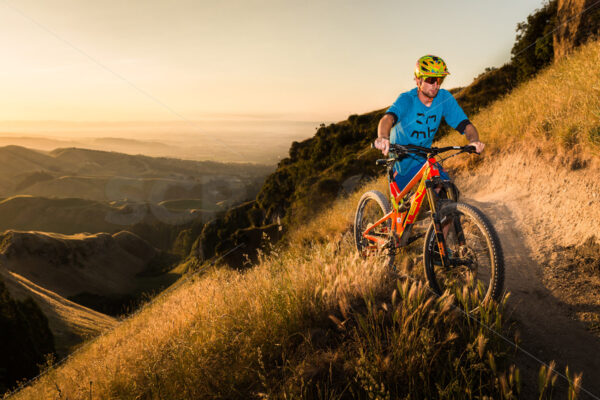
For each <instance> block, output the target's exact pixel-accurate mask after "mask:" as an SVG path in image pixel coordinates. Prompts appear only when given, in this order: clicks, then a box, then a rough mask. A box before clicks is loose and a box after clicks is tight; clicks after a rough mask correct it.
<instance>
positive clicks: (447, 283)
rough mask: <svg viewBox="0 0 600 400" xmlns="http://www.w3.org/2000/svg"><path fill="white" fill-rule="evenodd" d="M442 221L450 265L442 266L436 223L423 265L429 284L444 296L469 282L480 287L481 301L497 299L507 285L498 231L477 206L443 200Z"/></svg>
mask: <svg viewBox="0 0 600 400" xmlns="http://www.w3.org/2000/svg"><path fill="white" fill-rule="evenodd" d="M440 206H441V207H440V210H439V217H440V222H441V225H442V229H443V231H444V232H445V241H446V248H447V250H448V264H449V265H446V266H444V267H442V265H441V264H442V262H441V258H440V254H439V249H438V244H437V241H436V239H435V230H434V228H433V224H432V225H431V226H430V227H429V229H428V230H427V233H426V235H425V243H424V246H423V264H424V267H425V275H426V276H427V280H428V281H429V286H430V287H431V288H432V290H433V291H435V292H436V293H437V294H439V295H441V294H442V292H443V291H444V290H446V289H450V290H451V291H454V290H455V289H456V288H457V287H458V288H459V289H462V287H463V286H464V285H466V284H473V285H475V286H476V287H479V288H481V293H482V303H486V302H488V301H490V300H492V299H493V300H498V299H499V298H500V297H501V295H502V288H503V284H504V256H503V254H502V247H501V245H500V239H498V234H497V233H496V230H495V229H494V227H493V226H492V224H491V222H490V221H489V220H488V219H487V217H486V216H485V215H484V214H483V213H482V212H481V211H479V210H478V209H477V208H475V207H473V206H471V205H468V204H464V203H456V202H441V204H440Z"/></svg>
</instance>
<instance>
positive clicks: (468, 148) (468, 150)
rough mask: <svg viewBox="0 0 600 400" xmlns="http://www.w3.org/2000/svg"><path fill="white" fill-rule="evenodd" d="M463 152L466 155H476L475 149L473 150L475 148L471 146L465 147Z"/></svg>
mask: <svg viewBox="0 0 600 400" xmlns="http://www.w3.org/2000/svg"><path fill="white" fill-rule="evenodd" d="M465 151H466V152H467V153H476V154H478V153H477V149H476V148H475V146H471V145H469V146H465Z"/></svg>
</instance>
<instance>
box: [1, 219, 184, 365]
mask: <svg viewBox="0 0 600 400" xmlns="http://www.w3.org/2000/svg"><path fill="white" fill-rule="evenodd" d="M164 257H165V255H164V253H162V252H160V251H159V250H157V249H155V248H154V247H153V246H151V245H150V244H149V243H148V242H146V241H145V240H143V239H142V238H140V237H139V236H137V235H135V234H133V233H131V232H127V231H121V232H117V233H115V234H112V235H111V234H107V233H100V234H93V235H92V234H76V235H60V234H56V233H47V232H34V231H29V232H21V231H12V230H10V231H6V232H5V233H3V234H1V235H0V277H1V279H2V280H3V281H5V282H6V285H7V287H8V289H9V291H10V293H11V294H12V295H13V297H15V298H17V299H25V298H27V297H29V296H31V297H32V298H33V300H34V301H35V303H36V304H38V306H39V307H40V308H41V310H42V311H43V313H44V314H45V315H46V317H47V318H48V319H49V323H50V328H51V329H52V332H53V334H54V336H55V338H56V345H57V350H58V351H59V352H61V353H63V354H64V353H65V352H67V351H68V350H69V349H71V348H72V347H73V346H74V345H76V344H77V343H80V342H81V341H83V340H84V339H86V338H87V337H89V336H90V335H96V334H98V333H99V332H101V331H103V330H105V329H107V328H109V327H112V326H114V325H115V323H116V321H115V319H114V318H112V317H109V316H107V315H105V314H106V313H111V314H121V313H123V312H125V311H126V310H125V309H124V307H125V306H127V305H128V304H130V303H132V302H134V301H136V299H137V298H138V297H139V296H140V295H141V294H143V293H145V292H147V291H154V290H158V289H160V288H164V287H166V286H168V285H170V284H171V283H173V282H174V281H175V280H176V279H177V278H178V277H179V276H180V275H179V273H176V272H170V273H166V274H165V273H164V271H163V268H165V266H168V265H169V264H168V263H165V261H168V260H165V258H164ZM131 305H133V304H131ZM90 308H92V309H94V310H96V311H94V310H92V309H90ZM98 311H102V313H101V312H98Z"/></svg>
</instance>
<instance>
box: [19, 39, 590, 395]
mask: <svg viewBox="0 0 600 400" xmlns="http://www.w3.org/2000/svg"><path fill="white" fill-rule="evenodd" d="M599 57H600V43H597V42H596V43H591V44H589V45H587V46H585V47H583V48H581V49H580V50H579V51H578V52H577V53H576V54H574V55H573V56H572V57H570V58H569V59H565V60H564V61H561V62H559V63H557V64H556V65H553V66H551V67H550V68H549V69H548V70H546V71H544V72H542V73H541V74H540V75H539V76H537V77H536V78H535V79H533V80H532V81H530V82H527V83H525V84H523V85H521V86H519V87H518V88H516V89H515V90H514V91H513V92H512V94H511V95H509V96H507V97H506V98H504V99H502V100H500V101H498V102H496V103H494V104H492V105H491V106H490V107H489V108H487V109H485V110H482V112H480V113H479V114H478V115H477V116H476V117H475V118H474V119H473V120H474V123H475V124H476V125H477V126H478V128H479V129H480V132H481V135H482V139H483V140H484V141H485V142H487V143H488V149H487V150H486V156H485V158H483V159H482V158H475V157H473V158H471V159H468V158H466V161H455V162H454V163H453V164H451V167H452V168H453V169H455V173H459V172H460V171H461V170H464V169H467V168H468V169H469V170H473V169H476V168H481V167H485V166H486V165H487V163H488V162H490V160H493V159H494V158H495V157H500V156H502V155H503V154H505V153H507V152H517V151H521V152H524V153H525V154H532V155H536V154H537V156H538V157H542V158H547V159H548V160H550V161H552V162H553V163H554V164H555V165H557V166H561V165H562V168H566V169H573V168H575V169H581V168H590V171H597V169H591V168H592V167H593V166H595V165H597V156H596V155H595V154H596V152H597V149H598V145H599V143H598V141H597V138H596V137H597V136H598V132H599V130H598V127H599V126H600V96H597V88H595V87H593V86H590V85H589V82H590V80H589V77H590V76H591V77H592V80H591V82H597V81H600V79H598V78H600V77H599V76H598V74H600V72H599V71H597V70H595V69H594V65H597V64H598V62H600V60H599ZM590 71H591V72H590ZM586 83H588V84H587V85H586ZM365 118H371V117H370V116H369V117H365ZM347 124H351V122H347ZM333 131H335V130H333ZM315 140H323V139H315ZM461 140H464V139H462V138H460V137H458V135H450V136H447V137H446V138H444V139H443V141H444V142H445V143H457V142H460V141H461ZM309 143H310V142H309ZM295 147H296V148H298V145H295ZM521 167H522V166H521V165H515V166H514V168H515V169H517V170H518V169H519V168H521ZM382 184H383V182H382V181H381V180H380V181H377V182H371V183H368V184H367V185H366V186H363V187H361V188H360V190H359V191H358V192H356V193H354V194H352V195H351V196H349V197H347V198H344V196H342V198H341V199H340V200H338V202H337V203H336V204H335V206H333V207H330V208H329V209H328V210H327V211H326V212H323V213H321V214H320V215H319V216H318V217H316V218H314V219H312V220H311V222H310V223H307V224H305V225H303V226H302V227H299V228H297V229H295V230H294V231H293V232H291V233H290V234H289V235H288V239H287V242H286V243H287V245H284V244H282V245H281V247H278V248H276V249H274V250H273V251H272V252H271V255H270V256H269V257H266V258H263V260H262V261H261V262H260V263H259V264H258V265H257V266H256V267H255V268H253V269H251V270H248V271H246V272H243V273H242V272H236V271H234V270H230V269H226V268H212V269H210V268H209V269H207V270H205V272H204V273H203V274H201V275H195V276H190V277H189V278H188V279H186V280H183V281H181V282H180V284H179V285H178V287H177V288H175V289H174V290H172V291H170V292H168V293H165V294H164V295H162V296H160V298H159V299H158V300H157V301H156V302H155V303H153V304H151V305H149V306H147V307H146V308H144V309H143V310H142V311H141V312H140V313H139V314H137V315H136V316H134V317H133V318H131V319H128V320H127V321H125V322H123V323H121V324H120V325H119V326H118V327H117V328H115V329H114V330H113V331H112V332H110V333H107V334H105V335H103V336H102V337H101V338H100V339H99V340H97V341H95V342H93V343H91V344H90V345H89V346H87V347H86V348H85V349H84V350H83V351H82V352H81V353H79V354H77V355H76V356H75V357H74V358H73V359H72V360H70V361H69V362H68V363H67V364H65V365H63V366H61V367H59V368H57V369H53V370H51V371H50V372H49V373H48V375H46V376H45V377H44V378H42V379H41V381H40V382H38V383H37V384H36V385H35V386H33V387H30V388H27V389H25V390H24V391H22V392H21V393H20V394H18V395H17V396H16V398H18V399H35V398H48V397H53V396H54V397H56V396H57V395H59V393H60V395H62V396H66V397H69V398H85V396H86V395H88V394H89V390H90V386H89V385H90V384H89V382H90V381H92V387H93V392H94V395H95V396H98V397H100V398H115V399H116V398H119V399H128V398H132V399H133V398H259V397H275V398H292V397H301V396H304V397H312V398H344V397H363V398H376V397H381V398H387V397H389V398H395V397H403V396H406V395H408V393H411V395H412V396H414V397H417V398H424V397H427V398H438V397H441V398H456V397H462V396H464V394H465V393H470V394H471V395H472V396H483V395H491V396H493V397H494V398H509V397H510V396H511V395H514V394H515V393H516V392H517V387H518V386H519V382H518V381H519V375H518V374H517V372H516V370H515V369H514V368H513V367H511V357H510V354H509V350H508V349H507V348H506V347H504V346H505V344H504V343H500V342H498V339H497V337H495V336H490V335H489V331H487V330H482V329H481V328H480V326H479V325H477V324H473V323H472V321H470V320H468V319H465V318H463V317H462V316H461V315H460V313H456V312H454V311H453V308H452V306H451V304H452V301H453V299H452V297H451V295H449V294H447V295H445V296H443V297H442V298H439V299H436V298H434V297H430V296H429V293H428V291H427V289H426V288H425V287H424V286H423V284H422V283H419V280H418V279H419V277H420V271H419V268H415V267H414V265H413V264H414V260H413V259H412V257H409V258H407V259H406V263H405V265H404V266H403V269H402V270H401V271H402V272H408V273H410V276H411V277H413V279H415V280H411V279H409V280H403V279H399V277H398V276H396V275H395V274H393V273H390V271H387V270H385V269H384V268H383V267H382V265H381V264H380V263H377V262H373V260H370V261H363V260H360V259H358V258H357V257H356V255H355V252H354V250H353V244H352V239H351V231H350V228H351V221H352V215H353V211H354V207H355V205H356V202H357V199H358V196H359V195H360V192H361V191H363V190H366V189H369V188H372V187H374V186H377V187H379V188H380V190H381V189H382V188H381V186H382ZM383 190H385V188H383ZM409 255H410V254H409ZM417 266H418V264H417ZM457 296H458V299H459V302H463V304H469V303H472V302H476V297H477V294H476V292H474V291H470V290H468V289H465V290H464V292H463V293H457ZM481 318H482V321H483V322H485V323H486V324H492V325H493V326H494V327H495V329H497V330H500V331H502V332H504V333H505V334H507V335H510V332H507V328H506V326H505V323H504V321H503V318H504V317H503V313H502V306H501V305H500V307H499V308H496V307H494V306H491V307H490V308H486V309H485V310H484V311H483V313H482V316H481ZM109 349H110V351H109ZM542 372H544V371H542ZM546 372H547V371H546ZM546 378H547V379H546ZM551 380H552V379H551V373H547V374H546V375H544V374H542V378H541V381H542V384H543V382H546V385H548V384H549V382H550V381H551ZM511 391H512V392H511ZM511 393H512V394H511Z"/></svg>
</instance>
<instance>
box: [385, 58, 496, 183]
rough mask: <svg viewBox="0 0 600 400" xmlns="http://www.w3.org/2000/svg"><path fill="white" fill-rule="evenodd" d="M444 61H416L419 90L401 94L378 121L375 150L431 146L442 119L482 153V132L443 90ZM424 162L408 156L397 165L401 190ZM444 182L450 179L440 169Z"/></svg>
mask: <svg viewBox="0 0 600 400" xmlns="http://www.w3.org/2000/svg"><path fill="white" fill-rule="evenodd" d="M449 74H450V72H448V68H447V66H446V63H445V62H444V60H442V59H441V58H440V57H436V56H432V55H426V56H423V57H421V58H419V59H418V60H417V65H416V68H415V82H416V84H417V87H416V88H414V89H412V90H410V91H408V92H405V93H402V94H400V96H399V97H398V99H396V101H395V102H394V104H392V106H391V107H390V108H389V109H388V110H387V112H386V113H385V115H384V116H383V117H382V118H381V120H380V121H379V126H378V128H377V139H376V140H375V147H376V148H377V149H379V150H381V151H382V153H383V154H384V156H387V154H388V152H389V149H390V142H391V143H393V144H401V145H407V144H413V145H417V146H422V147H431V143H432V142H433V138H434V136H435V133H436V132H437V130H438V128H439V126H440V123H441V122H442V117H443V118H444V119H445V120H446V122H447V123H448V125H450V126H451V127H452V128H454V129H456V130H457V131H458V132H460V133H461V134H463V135H465V136H466V138H467V139H468V140H469V142H470V144H471V145H473V146H475V149H476V151H477V153H481V151H482V150H483V148H484V147H485V144H483V143H482V142H480V141H479V133H478V132H477V129H475V126H473V124H472V123H471V122H470V121H469V119H468V118H467V116H466V115H465V113H464V111H463V110H462V109H461V108H460V106H459V105H458V103H457V102H456V99H455V98H454V97H453V96H452V94H451V93H450V92H448V91H447V90H445V89H440V86H441V84H442V82H443V81H444V78H445V77H446V76H447V75H449ZM423 162H424V159H423V158H420V157H418V156H416V155H407V156H405V157H404V158H403V159H402V160H400V161H399V162H397V163H396V165H394V181H395V182H396V184H397V185H398V188H399V189H400V190H402V189H403V188H404V187H405V186H406V185H407V184H408V183H409V182H410V181H411V179H412V178H413V177H414V176H415V175H416V174H417V172H419V170H420V168H421V167H422V166H423ZM438 167H439V168H440V174H441V177H442V179H449V178H450V177H449V176H448V174H447V173H446V171H444V170H443V169H442V168H441V166H440V165H439V164H438Z"/></svg>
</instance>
